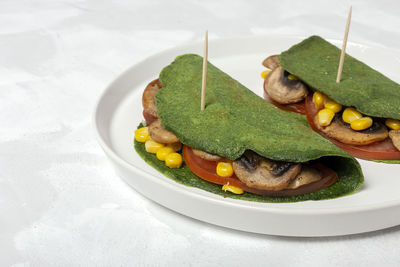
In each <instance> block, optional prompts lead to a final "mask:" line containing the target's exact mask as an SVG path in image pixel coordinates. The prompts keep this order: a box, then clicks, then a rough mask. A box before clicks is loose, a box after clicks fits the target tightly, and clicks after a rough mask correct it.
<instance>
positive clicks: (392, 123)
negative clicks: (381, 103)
mask: <svg viewBox="0 0 400 267" xmlns="http://www.w3.org/2000/svg"><path fill="white" fill-rule="evenodd" d="M385 124H386V126H387V127H389V128H390V129H392V130H395V131H397V130H400V121H399V120H395V119H387V120H386V122H385Z"/></svg>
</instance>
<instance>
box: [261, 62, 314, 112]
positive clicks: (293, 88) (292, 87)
mask: <svg viewBox="0 0 400 267" xmlns="http://www.w3.org/2000/svg"><path fill="white" fill-rule="evenodd" d="M289 75H290V74H289V73H288V72H287V71H285V70H284V69H283V68H282V67H277V68H275V69H274V70H272V71H271V73H269V74H268V76H267V78H265V82H264V90H265V92H266V93H267V94H268V95H269V96H270V97H271V98H272V99H273V100H275V101H276V102H278V103H280V104H292V103H297V102H300V101H302V100H303V99H304V98H305V97H306V96H307V93H308V90H307V87H306V86H305V85H304V84H303V83H302V82H301V81H300V80H298V79H289Z"/></svg>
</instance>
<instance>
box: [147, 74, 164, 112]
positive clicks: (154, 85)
mask: <svg viewBox="0 0 400 267" xmlns="http://www.w3.org/2000/svg"><path fill="white" fill-rule="evenodd" d="M161 87H162V85H161V83H160V81H159V80H158V79H157V80H154V81H152V82H151V83H149V84H148V85H147V87H146V89H144V92H143V95H142V105H143V109H144V111H145V112H147V113H148V114H150V115H152V116H154V117H157V106H156V102H155V100H154V96H155V95H156V93H157V91H158V90H159V89H160V88H161Z"/></svg>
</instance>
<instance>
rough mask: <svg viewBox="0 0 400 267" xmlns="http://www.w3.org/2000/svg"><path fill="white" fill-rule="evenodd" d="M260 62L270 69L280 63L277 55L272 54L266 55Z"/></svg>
mask: <svg viewBox="0 0 400 267" xmlns="http://www.w3.org/2000/svg"><path fill="white" fill-rule="evenodd" d="M262 64H263V65H264V66H265V67H267V68H269V69H271V70H274V69H276V68H277V67H280V66H281V64H280V63H279V55H273V56H269V57H267V58H266V59H264V61H263V63H262Z"/></svg>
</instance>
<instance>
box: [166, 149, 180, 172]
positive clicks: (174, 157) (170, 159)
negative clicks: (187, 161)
mask: <svg viewBox="0 0 400 267" xmlns="http://www.w3.org/2000/svg"><path fill="white" fill-rule="evenodd" d="M165 164H166V165H167V166H168V167H170V168H180V167H181V166H182V156H181V154H179V153H175V152H174V153H170V154H168V155H167V156H166V157H165Z"/></svg>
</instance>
